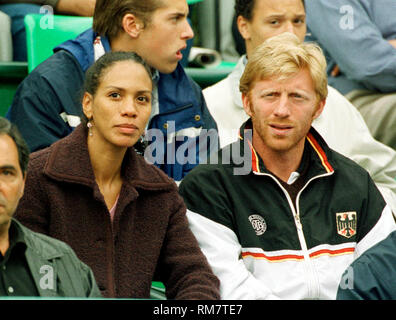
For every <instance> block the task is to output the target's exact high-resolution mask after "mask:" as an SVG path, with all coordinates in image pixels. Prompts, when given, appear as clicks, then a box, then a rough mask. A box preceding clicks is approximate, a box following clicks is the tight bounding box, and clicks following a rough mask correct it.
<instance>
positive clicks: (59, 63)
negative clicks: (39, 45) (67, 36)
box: [29, 50, 83, 80]
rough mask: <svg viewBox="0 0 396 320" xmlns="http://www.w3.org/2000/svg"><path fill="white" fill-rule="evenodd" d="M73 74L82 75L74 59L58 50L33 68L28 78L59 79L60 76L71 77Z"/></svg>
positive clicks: (65, 52)
mask: <svg viewBox="0 0 396 320" xmlns="http://www.w3.org/2000/svg"><path fill="white" fill-rule="evenodd" d="M75 73H77V74H82V73H83V72H82V70H81V67H80V64H79V63H78V61H77V60H76V58H75V57H74V56H73V55H72V54H71V53H70V52H68V51H65V50H59V51H57V52H56V53H54V54H53V55H51V56H50V57H49V58H48V59H46V60H45V61H43V62H42V63H41V64H39V65H38V66H37V67H36V68H34V69H33V71H32V72H31V73H30V74H29V76H35V77H38V76H40V77H44V78H48V79H59V77H60V76H61V75H62V74H70V76H73V74H75ZM70 80H72V79H70Z"/></svg>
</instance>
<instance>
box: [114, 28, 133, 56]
mask: <svg viewBox="0 0 396 320" xmlns="http://www.w3.org/2000/svg"><path fill="white" fill-rule="evenodd" d="M109 43H110V48H111V51H127V52H131V51H134V50H133V48H132V47H131V39H130V37H129V36H128V35H127V34H126V33H125V32H122V33H120V35H118V36H116V37H114V38H111V39H109Z"/></svg>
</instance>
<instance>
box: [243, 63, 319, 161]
mask: <svg viewBox="0 0 396 320" xmlns="http://www.w3.org/2000/svg"><path fill="white" fill-rule="evenodd" d="M242 100H243V105H244V108H245V111H246V113H247V114H248V115H249V116H250V117H251V118H252V122H253V145H254V146H257V145H260V146H261V147H262V148H264V149H265V150H267V151H271V152H275V153H279V154H284V153H285V152H290V151H291V150H293V149H294V148H300V147H303V146H304V140H305V137H306V135H307V133H308V131H309V129H310V127H311V124H312V121H313V120H314V119H315V118H317V117H318V116H319V115H320V113H321V112H322V110H323V106H324V104H325V101H320V102H318V98H317V95H316V92H315V88H314V84H313V81H312V78H311V75H310V73H309V71H308V69H302V70H300V71H299V72H298V73H297V74H296V75H295V76H293V77H291V78H289V79H286V80H282V81H279V79H277V78H269V79H266V80H257V81H255V83H254V84H253V87H252V88H251V90H250V92H249V94H248V95H245V94H243V95H242Z"/></svg>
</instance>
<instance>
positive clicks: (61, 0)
mask: <svg viewBox="0 0 396 320" xmlns="http://www.w3.org/2000/svg"><path fill="white" fill-rule="evenodd" d="M95 4H96V0H58V2H57V4H56V6H55V12H57V13H63V14H70V15H77V16H86V17H91V16H93V13H94V10H95Z"/></svg>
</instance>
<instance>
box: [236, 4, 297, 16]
mask: <svg viewBox="0 0 396 320" xmlns="http://www.w3.org/2000/svg"><path fill="white" fill-rule="evenodd" d="M273 1H276V0H273ZM301 1H302V3H303V5H304V8H305V1H304V0H301ZM254 5H255V0H235V6H234V9H235V16H236V17H238V16H242V17H244V18H245V19H247V20H251V19H252V18H253V9H254Z"/></svg>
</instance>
